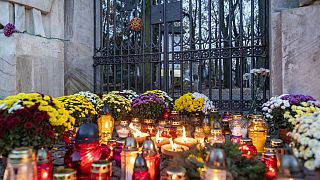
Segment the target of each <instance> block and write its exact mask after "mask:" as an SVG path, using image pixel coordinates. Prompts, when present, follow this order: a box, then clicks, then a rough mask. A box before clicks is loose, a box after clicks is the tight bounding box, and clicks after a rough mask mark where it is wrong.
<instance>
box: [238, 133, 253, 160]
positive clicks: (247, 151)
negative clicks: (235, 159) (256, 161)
mask: <svg viewBox="0 0 320 180" xmlns="http://www.w3.org/2000/svg"><path fill="white" fill-rule="evenodd" d="M239 150H240V151H241V152H242V156H243V157H245V158H246V159H250V158H251V157H255V156H256V155H257V153H258V152H257V148H256V147H255V146H254V145H253V144H252V140H251V139H250V138H241V139H240V147H239Z"/></svg>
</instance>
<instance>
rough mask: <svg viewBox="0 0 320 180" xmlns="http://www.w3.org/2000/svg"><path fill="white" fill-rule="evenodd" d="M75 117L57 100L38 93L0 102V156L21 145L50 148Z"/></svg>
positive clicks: (17, 96)
mask: <svg viewBox="0 0 320 180" xmlns="http://www.w3.org/2000/svg"><path fill="white" fill-rule="evenodd" d="M73 123H74V118H73V117H71V116H70V115H69V112H68V111H67V110H65V109H64V107H63V105H62V104H61V103H60V102H59V101H57V100H56V99H53V98H51V97H50V96H47V95H42V94H38V93H30V94H24V93H21V94H17V95H15V96H8V97H7V98H5V99H4V100H0V154H2V155H3V156H7V155H8V153H9V152H10V151H11V150H12V149H14V148H16V147H21V146H33V147H35V148H39V147H41V146H48V147H51V146H52V145H53V144H54V143H55V141H56V140H57V138H58V135H62V132H64V131H65V130H66V129H68V128H70V127H71V126H72V125H73Z"/></svg>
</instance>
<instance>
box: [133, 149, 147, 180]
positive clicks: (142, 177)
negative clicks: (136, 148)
mask: <svg viewBox="0 0 320 180" xmlns="http://www.w3.org/2000/svg"><path fill="white" fill-rule="evenodd" d="M132 180H150V175H149V172H148V167H147V162H146V160H145V158H144V157H143V155H142V154H141V153H139V155H138V156H137V157H136V160H135V161H134V169H133V174H132Z"/></svg>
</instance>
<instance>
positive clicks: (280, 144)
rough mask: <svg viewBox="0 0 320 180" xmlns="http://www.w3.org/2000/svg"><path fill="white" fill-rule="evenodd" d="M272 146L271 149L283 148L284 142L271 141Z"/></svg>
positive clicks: (278, 140)
mask: <svg viewBox="0 0 320 180" xmlns="http://www.w3.org/2000/svg"><path fill="white" fill-rule="evenodd" d="M270 145H271V147H282V145H283V141H282V140H281V139H271V141H270Z"/></svg>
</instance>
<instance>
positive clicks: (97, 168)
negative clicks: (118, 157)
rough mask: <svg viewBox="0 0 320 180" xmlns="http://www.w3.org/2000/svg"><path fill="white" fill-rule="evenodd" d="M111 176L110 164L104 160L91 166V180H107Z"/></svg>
mask: <svg viewBox="0 0 320 180" xmlns="http://www.w3.org/2000/svg"><path fill="white" fill-rule="evenodd" d="M111 175H112V163H111V162H110V161H106V160H100V161H95V162H93V163H92V164H91V180H101V179H103V180H109V179H110V177H111Z"/></svg>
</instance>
